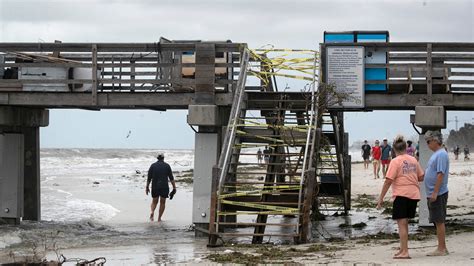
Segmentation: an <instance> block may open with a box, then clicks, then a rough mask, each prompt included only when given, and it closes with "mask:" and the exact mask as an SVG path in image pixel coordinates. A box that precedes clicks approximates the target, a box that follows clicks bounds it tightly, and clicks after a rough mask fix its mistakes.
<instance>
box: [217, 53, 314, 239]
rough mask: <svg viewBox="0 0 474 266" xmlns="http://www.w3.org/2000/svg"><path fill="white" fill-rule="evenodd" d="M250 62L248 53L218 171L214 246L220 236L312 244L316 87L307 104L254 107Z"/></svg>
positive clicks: (280, 101)
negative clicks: (248, 92)
mask: <svg viewBox="0 0 474 266" xmlns="http://www.w3.org/2000/svg"><path fill="white" fill-rule="evenodd" d="M247 62H248V53H247V52H246V51H245V52H244V53H243V55H242V65H241V68H240V69H241V74H240V77H239V80H238V84H237V90H236V92H235V96H234V102H233V106H232V111H231V116H230V121H229V125H228V128H227V133H226V138H225V140H224V144H223V149H222V153H221V157H220V160H219V165H218V169H217V176H218V177H219V181H218V184H215V185H216V192H215V195H213V197H212V198H213V203H212V204H211V206H215V208H216V209H215V211H211V214H213V215H212V217H211V221H210V223H211V225H210V239H209V244H210V245H212V246H214V245H216V244H217V240H218V239H219V238H220V239H223V240H224V239H229V238H232V239H237V240H244V241H245V240H249V239H251V242H252V243H262V242H264V241H272V240H277V239H278V240H281V241H288V240H290V241H293V242H296V243H299V242H306V241H307V238H308V236H309V235H310V234H309V224H310V221H309V214H310V210H311V205H312V202H313V195H314V194H313V193H314V191H315V186H316V179H315V170H314V169H313V168H312V167H313V162H312V158H313V155H314V151H315V147H314V146H315V145H314V144H315V143H316V132H317V131H316V126H315V122H316V119H315V118H316V110H315V105H316V104H315V102H316V99H315V88H314V86H313V88H312V94H311V95H312V98H311V99H308V100H304V101H306V102H307V104H306V105H304V106H306V107H305V108H301V107H298V108H296V107H294V100H291V99H288V98H286V97H284V96H282V97H280V98H276V99H274V100H271V101H268V102H265V103H259V104H258V105H257V106H259V107H258V108H253V109H250V108H248V107H247V106H248V103H249V102H248V100H246V98H245V91H244V88H245V79H246V73H244V72H246V71H245V70H246V64H247ZM301 101H303V100H301ZM252 106H256V105H252ZM298 106H301V104H299V105H298ZM214 204H215V205H214Z"/></svg>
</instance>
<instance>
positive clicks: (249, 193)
mask: <svg viewBox="0 0 474 266" xmlns="http://www.w3.org/2000/svg"><path fill="white" fill-rule="evenodd" d="M267 188H272V189H279V190H251V191H242V192H234V193H229V194H222V195H219V199H225V198H231V197H242V196H260V195H262V194H278V193H281V192H284V191H282V189H284V190H293V189H300V188H301V186H295V185H293V186H292V185H280V186H267Z"/></svg>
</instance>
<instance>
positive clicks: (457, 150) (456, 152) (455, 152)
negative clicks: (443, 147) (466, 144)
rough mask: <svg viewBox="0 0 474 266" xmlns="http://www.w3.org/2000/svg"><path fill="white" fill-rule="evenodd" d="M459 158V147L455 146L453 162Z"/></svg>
mask: <svg viewBox="0 0 474 266" xmlns="http://www.w3.org/2000/svg"><path fill="white" fill-rule="evenodd" d="M458 158H459V146H458V145H456V147H454V160H457V159H458Z"/></svg>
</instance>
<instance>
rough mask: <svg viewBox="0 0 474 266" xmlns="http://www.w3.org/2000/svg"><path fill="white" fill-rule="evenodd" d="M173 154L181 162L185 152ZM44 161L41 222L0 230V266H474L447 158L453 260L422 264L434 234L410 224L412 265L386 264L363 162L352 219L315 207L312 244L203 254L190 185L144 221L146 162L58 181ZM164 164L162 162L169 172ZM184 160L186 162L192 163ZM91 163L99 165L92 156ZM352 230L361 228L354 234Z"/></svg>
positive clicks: (388, 241) (465, 205) (463, 176)
mask: <svg viewBox="0 0 474 266" xmlns="http://www.w3.org/2000/svg"><path fill="white" fill-rule="evenodd" d="M190 153H192V152H191V151H190V152H188V153H187V155H186V156H188V155H189V154H190ZM179 156H181V157H183V154H180V155H179ZM118 157H120V156H118ZM47 158H48V157H47V156H45V160H46V161H45V162H44V163H45V166H44V170H43V174H44V178H43V179H44V181H43V183H42V188H43V192H44V198H43V206H44V207H43V219H45V221H42V222H39V223H34V222H23V223H22V224H21V225H20V226H7V225H0V262H2V263H7V262H13V261H22V260H25V259H26V258H27V257H31V256H32V255H37V256H43V257H45V258H47V259H48V260H56V259H57V258H58V255H61V254H62V255H63V256H64V257H65V258H66V259H68V260H69V261H70V263H66V264H65V265H74V264H73V262H74V261H73V260H72V258H82V259H87V260H92V259H95V258H99V257H104V258H106V260H107V263H106V265H159V264H163V263H167V264H183V263H186V264H197V263H205V264H215V263H226V262H228V263H250V264H252V263H290V262H292V263H302V264H315V263H316V264H328V265H355V264H357V265H359V264H360V265H376V264H414V265H445V264H448V263H451V264H454V265H472V263H473V260H474V255H473V253H472V250H473V249H472V246H473V245H474V228H473V227H474V201H473V198H474V193H473V191H472V185H473V183H474V182H473V180H472V179H473V178H474V176H473V175H472V173H473V171H474V162H464V161H462V160H459V161H455V160H454V159H453V158H452V159H451V173H450V179H449V188H450V198H449V202H448V205H449V211H448V216H449V217H448V218H449V223H448V236H447V245H448V248H449V250H450V252H451V254H450V255H449V256H447V257H441V258H432V257H427V256H426V255H425V254H426V253H428V252H429V251H431V250H433V249H434V248H435V245H436V239H435V234H434V232H433V230H432V229H430V228H427V229H420V228H418V226H417V224H416V219H415V223H411V224H410V241H409V246H410V255H411V256H412V260H406V261H398V260H393V259H392V255H393V253H395V252H396V251H395V250H396V248H397V246H398V238H397V235H396V233H397V231H396V225H395V223H394V222H393V221H392V220H391V219H390V218H389V215H387V214H383V213H382V211H381V210H380V211H379V210H376V209H375V198H376V197H377V196H378V193H379V192H380V189H381V187H382V184H383V180H382V179H377V180H374V179H373V175H372V169H370V168H369V169H368V170H366V169H364V167H363V164H361V163H354V164H353V165H352V198H353V208H352V211H351V213H350V215H349V216H339V215H334V213H333V212H332V213H331V212H324V209H323V213H324V214H326V215H327V216H326V219H325V220H324V221H321V222H319V223H315V224H314V225H313V238H314V239H313V243H310V244H305V245H280V244H279V243H278V242H274V243H273V244H268V245H260V246H249V245H247V244H244V243H239V242H237V243H226V245H225V246H223V247H219V248H214V249H210V248H207V247H206V244H207V239H206V238H195V237H194V232H193V230H192V224H191V208H192V204H191V202H192V184H187V183H183V182H180V183H178V194H177V196H176V198H175V199H173V200H172V201H168V204H167V210H166V214H165V217H164V222H162V223H157V222H153V223H150V222H148V220H147V219H148V214H149V203H150V198H149V197H147V196H146V195H145V193H144V184H145V178H144V176H143V174H142V172H143V171H146V170H147V169H146V168H147V166H148V163H149V162H152V161H153V158H151V159H150V158H148V157H143V158H139V159H137V161H136V162H133V163H130V164H129V165H126V163H125V161H126V160H127V158H124V161H121V160H115V161H110V162H109V163H110V165H111V166H114V164H117V165H122V167H123V168H122V169H118V170H117V169H116V168H114V167H111V168H110V169H114V171H113V172H107V171H106V170H101V171H96V172H95V173H94V174H87V175H84V172H87V171H88V170H86V168H87V169H89V168H94V167H93V165H94V162H95V161H94V160H92V159H91V160H89V161H87V162H79V163H76V164H71V165H70V166H69V168H68V170H67V171H65V172H64V173H63V172H60V171H59V172H58V170H57V169H56V168H55V167H56V166H55V165H54V163H52V162H53V161H54V160H52V159H51V161H48V159H47ZM172 158H175V157H172ZM172 158H170V162H171V163H172V164H174V163H175V160H174V159H172ZM186 158H188V159H187V160H188V161H189V162H192V156H188V157H186ZM69 159H70V158H69ZM69 159H68V160H69ZM97 160H98V161H99V160H100V163H102V164H103V163H104V162H103V160H102V159H100V158H97ZM189 162H188V163H184V164H185V165H186V166H185V167H181V168H180V167H179V164H183V162H182V161H180V162H179V163H178V164H174V165H175V166H176V169H179V171H185V170H186V169H188V170H189V169H190V168H192V165H191V164H189ZM85 165H87V167H86V166H85ZM136 170H138V171H139V173H138V172H137V171H136ZM75 171H77V172H75ZM81 171H82V174H81ZM179 171H177V174H178V175H179ZM66 172H67V173H68V174H66ZM91 172H92V170H91ZM179 178H180V177H178V179H179ZM388 198H389V195H387V197H386V199H388ZM338 214H339V213H338ZM356 224H363V226H361V227H355V226H354V225H356ZM35 243H36V249H35ZM35 252H36V253H37V254H36V253H35Z"/></svg>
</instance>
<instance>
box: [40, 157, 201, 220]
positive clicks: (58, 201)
mask: <svg viewBox="0 0 474 266" xmlns="http://www.w3.org/2000/svg"><path fill="white" fill-rule="evenodd" d="M164 153H165V157H166V158H165V161H166V162H167V163H169V164H170V166H171V167H172V169H173V171H174V172H175V175H176V174H177V173H179V172H181V171H185V170H189V169H192V168H193V167H194V154H193V151H192V150H164ZM156 154H157V151H156V150H144V149H136V150H135V149H42V150H41V189H42V192H41V193H42V194H41V196H42V198H41V201H42V203H41V205H42V220H45V221H58V222H64V221H69V222H72V221H81V220H84V219H87V220H92V221H97V222H107V221H109V220H110V219H112V218H113V217H114V216H115V215H117V214H118V213H119V212H121V211H123V210H120V209H118V208H117V207H116V206H113V205H111V204H107V203H104V202H101V201H94V200H90V199H84V198H80V197H78V196H77V195H76V194H82V192H81V191H78V193H76V188H78V189H82V187H83V186H86V185H87V184H91V183H92V185H93V186H92V187H99V186H100V184H101V183H107V181H110V180H111V181H112V184H110V182H109V184H108V189H109V190H114V189H115V187H120V186H122V187H137V184H136V183H138V182H139V183H140V184H139V186H143V187H144V182H145V179H146V174H147V171H148V168H149V166H150V164H151V163H153V162H154V161H156V159H155V156H156ZM94 182H96V183H99V184H97V185H96V186H94ZM110 185H112V186H110ZM86 189H88V188H86ZM97 193H101V192H100V191H98V192H97ZM117 196H120V195H119V194H118V193H117Z"/></svg>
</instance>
